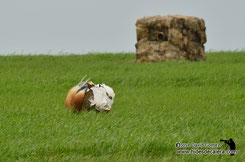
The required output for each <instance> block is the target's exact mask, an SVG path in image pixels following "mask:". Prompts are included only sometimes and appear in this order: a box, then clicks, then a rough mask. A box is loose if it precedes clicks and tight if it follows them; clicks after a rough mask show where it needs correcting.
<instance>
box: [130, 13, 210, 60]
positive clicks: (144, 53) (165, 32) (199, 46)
mask: <svg viewBox="0 0 245 162" xmlns="http://www.w3.org/2000/svg"><path fill="white" fill-rule="evenodd" d="M205 31H206V27H205V22H204V20H203V19H199V18H196V17H190V16H182V15H168V16H151V17H144V18H141V19H138V20H137V22H136V33H137V43H136V44H135V47H136V61H139V62H141V61H164V60H169V59H187V60H195V61H196V60H203V59H205V53H204V43H206V33H205Z"/></svg>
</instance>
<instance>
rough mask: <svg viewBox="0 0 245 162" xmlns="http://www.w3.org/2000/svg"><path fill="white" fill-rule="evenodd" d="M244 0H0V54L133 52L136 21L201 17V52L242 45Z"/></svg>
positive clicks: (244, 17) (242, 47) (243, 38)
mask: <svg viewBox="0 0 245 162" xmlns="http://www.w3.org/2000/svg"><path fill="white" fill-rule="evenodd" d="M244 6H245V1H244V0H234V1H231V0H205V1H203V0H185V1H183V0H120V1H119V0H1V1H0V21H1V24H0V55H7V54H12V53H15V54H44V53H45V54H62V53H76V54H84V53H92V52H110V53H111V52H112V53H113V52H135V46H134V45H135V43H136V29H135V23H136V20H137V19H139V18H142V17H145V16H153V15H163V16H164V15H169V14H181V15H186V16H195V17H199V18H203V19H204V20H205V23H206V34H207V43H206V44H205V49H206V51H213V50H216V51H220V50H244V49H245V32H244V30H245V10H244Z"/></svg>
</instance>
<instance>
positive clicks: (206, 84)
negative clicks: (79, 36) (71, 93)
mask: <svg viewBox="0 0 245 162" xmlns="http://www.w3.org/2000/svg"><path fill="white" fill-rule="evenodd" d="M134 58H135V56H134V55H133V54H106V55H104V54H99V55H97V54H96V55H93V54H90V55H83V56H79V55H71V56H4V57H0V74H1V75H0V76H1V77H0V108H1V111H0V161H6V160H8V161H14V160H20V161H36V160H54V161H57V160H62V161H81V160H83V161H86V160H87V161H90V160H99V161H109V160H110V161H118V160H120V161H146V160H155V161H169V160H172V161H176V160H178V161H183V160H186V161H197V160H201V161H203V160H204V161H208V160H209V161H217V160H218V161H224V160H237V161H243V160H244V159H245V138H244V136H245V117H244V114H245V53H243V52H239V53H232V52H223V53H208V54H207V60H206V61H200V62H189V61H167V62H159V63H135V62H134V61H133V60H134ZM84 75H87V76H89V77H90V78H91V80H92V81H93V82H94V83H105V84H108V85H109V86H111V87H112V88H113V89H114V91H115V93H116V97H115V102H114V104H113V106H112V110H111V112H110V113H108V114H105V113H95V112H93V111H92V112H89V113H87V112H83V113H80V114H73V113H72V112H71V111H68V110H66V109H65V107H64V101H65V97H66V95H67V92H68V90H69V89H70V88H71V87H72V86H74V85H76V84H77V83H78V82H79V81H80V79H81V78H82V76H84ZM229 138H232V139H233V140H234V141H235V143H236V148H237V150H238V153H237V154H236V155H235V156H233V157H232V156H229V155H180V154H177V153H176V151H177V150H178V149H177V148H175V143H176V142H182V143H193V142H195V143H219V144H221V147H220V148H214V149H227V148H226V147H225V145H224V144H223V143H221V142H219V140H220V139H229ZM187 149H190V148H187Z"/></svg>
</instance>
